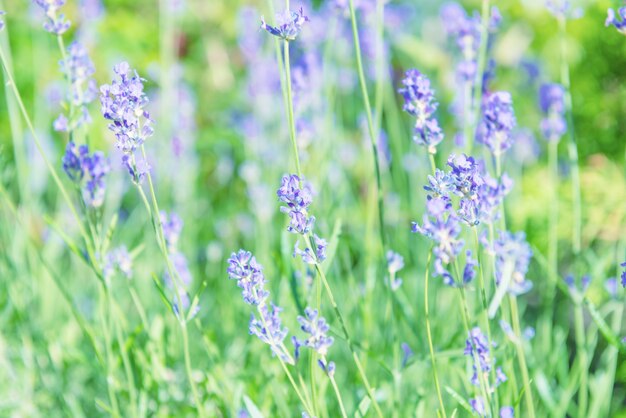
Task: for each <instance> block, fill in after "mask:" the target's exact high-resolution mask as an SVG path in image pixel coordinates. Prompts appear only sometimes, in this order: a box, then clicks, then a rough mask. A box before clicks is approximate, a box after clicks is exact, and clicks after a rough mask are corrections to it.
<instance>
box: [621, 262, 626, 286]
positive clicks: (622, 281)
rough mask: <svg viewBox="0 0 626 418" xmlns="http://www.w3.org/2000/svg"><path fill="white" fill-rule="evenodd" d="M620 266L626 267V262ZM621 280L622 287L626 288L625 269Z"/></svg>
mask: <svg viewBox="0 0 626 418" xmlns="http://www.w3.org/2000/svg"><path fill="white" fill-rule="evenodd" d="M620 266H621V267H626V261H625V262H623V263H622V264H620ZM620 279H621V283H622V287H624V288H626V269H624V271H623V272H622V275H621V276H620Z"/></svg>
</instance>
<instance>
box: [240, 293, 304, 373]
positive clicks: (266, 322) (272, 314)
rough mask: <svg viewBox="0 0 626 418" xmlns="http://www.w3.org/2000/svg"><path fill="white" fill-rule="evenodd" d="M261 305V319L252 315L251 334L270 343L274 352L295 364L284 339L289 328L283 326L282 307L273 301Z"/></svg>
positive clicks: (282, 358)
mask: <svg viewBox="0 0 626 418" xmlns="http://www.w3.org/2000/svg"><path fill="white" fill-rule="evenodd" d="M270 305H271V306H269V307H268V305H267V304H264V305H261V306H259V314H260V319H257V318H256V316H255V315H254V314H252V315H251V317H250V325H249V330H250V335H256V336H257V337H258V338H259V339H260V340H261V341H263V342H264V343H265V344H267V345H269V346H270V348H271V349H272V352H273V353H274V354H275V355H276V356H278V357H279V358H280V359H281V360H282V361H284V362H286V363H289V364H293V363H294V361H293V359H292V358H291V355H290V354H289V353H288V352H287V350H286V349H285V346H284V344H283V340H284V339H285V337H286V336H287V328H285V327H283V326H282V323H281V320H280V313H281V312H282V309H281V308H279V307H278V306H275V305H274V304H273V303H272V304H270Z"/></svg>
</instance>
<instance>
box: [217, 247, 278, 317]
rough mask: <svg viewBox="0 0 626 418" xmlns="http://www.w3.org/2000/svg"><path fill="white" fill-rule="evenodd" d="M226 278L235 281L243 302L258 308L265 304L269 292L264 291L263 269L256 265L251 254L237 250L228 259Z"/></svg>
mask: <svg viewBox="0 0 626 418" xmlns="http://www.w3.org/2000/svg"><path fill="white" fill-rule="evenodd" d="M227 273H228V278H229V279H232V280H237V286H238V287H239V288H241V292H242V296H243V300H244V302H246V303H248V304H250V305H254V306H260V305H264V304H265V300H266V299H267V298H268V296H269V292H268V291H267V290H265V283H266V281H265V276H264V275H263V267H262V266H261V265H260V264H258V263H257V261H256V258H254V256H253V255H252V253H251V252H249V251H245V250H239V252H237V253H232V254H231V256H230V258H229V259H228V269H227Z"/></svg>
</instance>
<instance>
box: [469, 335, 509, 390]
mask: <svg viewBox="0 0 626 418" xmlns="http://www.w3.org/2000/svg"><path fill="white" fill-rule="evenodd" d="M495 346H496V344H495V343H493V342H492V343H491V347H490V346H489V341H488V340H487V337H486V336H485V335H484V334H483V332H482V331H481V330H480V328H478V327H475V328H472V330H471V331H470V333H469V336H468V338H467V340H466V341H465V350H464V351H463V354H465V355H466V356H470V357H472V359H474V362H473V364H472V368H473V370H474V373H473V374H472V377H471V379H470V381H471V382H472V384H473V385H475V386H479V385H480V377H479V373H481V374H482V375H483V376H484V377H485V379H486V380H488V379H489V373H490V372H491V369H492V368H493V367H494V365H495V361H494V360H493V359H492V356H491V348H492V347H495ZM506 380H507V377H506V375H505V374H504V373H503V372H502V369H501V368H499V367H498V368H497V369H496V381H495V387H497V386H499V385H500V384H501V383H502V382H505V381H506Z"/></svg>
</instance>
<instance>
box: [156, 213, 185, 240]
mask: <svg viewBox="0 0 626 418" xmlns="http://www.w3.org/2000/svg"><path fill="white" fill-rule="evenodd" d="M159 219H160V221H161V226H162V227H163V236H164V238H165V243H166V244H167V246H168V248H172V249H174V248H176V246H177V244H178V239H179V238H180V233H181V231H182V229H183V220H182V219H181V218H180V216H178V215H177V214H176V213H174V212H171V213H170V214H169V215H168V214H167V212H165V211H161V213H160V214H159Z"/></svg>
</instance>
